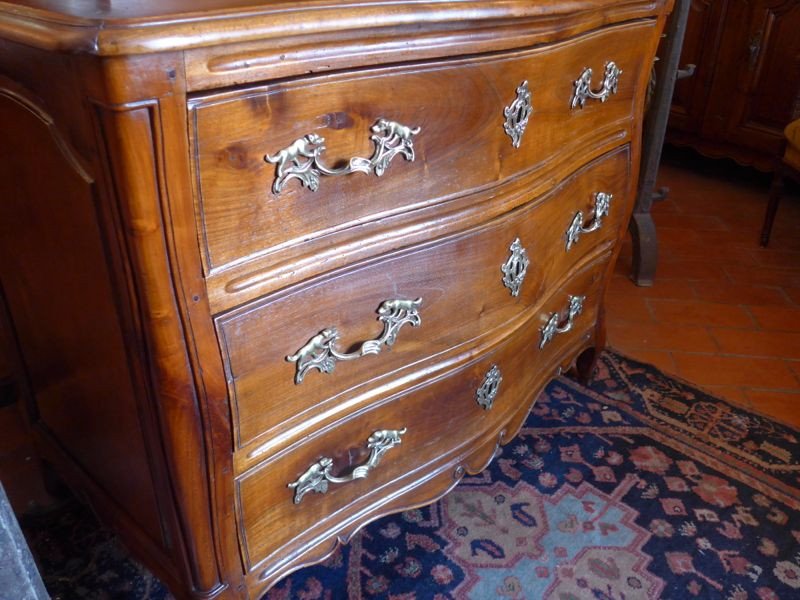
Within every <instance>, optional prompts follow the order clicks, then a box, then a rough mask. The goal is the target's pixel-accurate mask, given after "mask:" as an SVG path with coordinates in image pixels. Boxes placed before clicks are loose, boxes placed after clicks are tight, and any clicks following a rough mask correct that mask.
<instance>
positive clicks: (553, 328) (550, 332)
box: [539, 296, 586, 349]
mask: <svg viewBox="0 0 800 600" xmlns="http://www.w3.org/2000/svg"><path fill="white" fill-rule="evenodd" d="M584 300H586V296H570V297H569V307H568V308H567V316H566V317H564V318H563V319H562V317H561V314H560V313H557V312H556V313H553V314H552V315H550V317H549V318H548V319H547V323H546V324H545V326H544V327H542V329H541V331H542V340H541V341H540V342H539V348H540V349H541V348H544V347H545V346H546V345H547V343H548V342H549V341H550V340H552V339H553V338H554V337H555V336H556V334H558V333H566V332H568V331H569V330H570V329H572V325H573V323H574V322H575V317H577V316H578V315H579V314H581V312H582V311H583V302H584ZM561 321H563V324H561Z"/></svg>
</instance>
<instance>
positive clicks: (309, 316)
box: [216, 147, 630, 447]
mask: <svg viewBox="0 0 800 600" xmlns="http://www.w3.org/2000/svg"><path fill="white" fill-rule="evenodd" d="M629 170H630V155H629V150H628V148H627V147H623V148H621V149H619V150H617V151H615V152H614V153H612V154H610V155H608V156H606V157H604V158H602V159H599V160H597V161H595V162H594V163H591V164H590V165H588V166H586V167H585V168H584V169H582V170H581V171H579V172H578V173H576V174H574V175H573V176H572V177H571V178H570V179H568V180H567V181H566V182H564V184H562V185H561V186H560V187H559V188H557V189H556V190H554V191H553V192H552V193H551V194H550V195H548V196H546V197H545V198H543V199H540V200H538V201H536V202H534V203H531V204H529V205H526V206H524V207H521V208H520V209H518V210H516V211H514V212H512V213H510V214H508V215H506V216H504V217H503V218H500V219H496V220H494V221H492V222H490V223H488V224H486V225H484V226H482V227H481V228H479V229H476V230H473V231H470V232H465V233H463V234H460V235H458V236H453V237H452V238H450V239H447V240H444V241H441V242H439V243H436V244H432V245H427V246H422V247H419V248H417V249H416V250H413V251H410V252H406V253H402V254H397V255H395V256H393V257H389V258H384V259H382V260H379V261H378V260H376V261H374V262H372V263H370V264H367V265H363V266H360V267H359V268H357V269H354V270H351V271H349V272H344V273H342V274H338V275H335V276H333V277H328V278H325V279H322V280H319V281H318V282H317V283H313V284H309V285H304V286H298V287H297V288H295V289H292V290H289V291H287V292H284V293H281V294H278V295H275V296H273V297H270V298H267V299H265V300H263V301H261V302H258V303H254V304H253V305H250V306H247V307H244V308H243V309H240V310H237V311H234V312H232V313H230V314H228V315H224V316H221V317H218V318H217V320H216V323H217V328H218V333H219V337H220V340H221V342H222V348H223V358H224V361H225V364H226V369H227V372H228V379H229V386H230V393H231V399H232V403H233V409H234V410H233V412H234V425H235V429H236V431H237V436H238V441H239V446H240V447H244V446H246V445H247V444H248V443H249V442H251V441H252V440H254V439H255V438H256V437H258V436H259V435H265V434H267V433H269V431H270V430H271V429H272V428H274V427H276V426H279V425H281V424H282V423H284V422H285V421H286V420H288V419H294V420H295V421H297V422H298V423H302V422H303V421H304V420H305V419H307V418H308V417H309V416H311V415H312V414H320V413H322V412H324V411H326V410H343V409H342V408H341V406H343V403H344V401H345V400H346V398H345V396H347V397H349V398H350V399H352V398H353V397H355V396H357V395H358V394H362V393H366V391H368V390H371V389H374V388H377V387H379V384H380V383H381V381H382V380H383V379H386V380H389V379H394V380H397V379H398V378H400V377H401V376H405V377H408V376H414V377H421V376H424V369H425V365H424V364H423V362H424V361H427V360H429V359H431V358H433V357H436V356H442V355H446V354H452V353H457V352H459V351H461V349H463V347H464V346H465V344H468V343H470V342H471V341H472V340H476V339H477V338H479V337H481V336H485V335H490V334H492V332H494V331H496V330H497V329H498V328H500V327H502V326H504V324H506V323H508V322H510V321H513V320H516V319H520V318H523V314H524V312H525V311H526V310H530V309H531V308H533V307H534V306H536V305H537V304H538V303H539V302H540V301H541V299H542V298H543V295H544V294H545V293H548V291H549V290H552V289H553V286H554V285H557V283H558V281H559V280H560V279H561V278H563V277H564V276H565V274H566V273H568V272H569V271H570V270H571V269H572V268H573V265H575V264H577V263H578V262H579V261H581V260H582V259H584V258H585V257H586V256H587V254H589V253H592V252H596V251H597V248H598V246H607V245H609V244H610V243H611V242H612V241H614V240H616V239H617V237H618V235H619V232H620V228H621V227H622V226H623V225H624V221H625V218H626V217H627V214H628V210H629V208H628V202H627V201H626V198H625V191H626V187H627V178H628V175H629ZM597 192H603V193H609V194H612V195H613V198H612V200H611V205H610V209H609V212H608V215H607V216H606V217H604V218H603V219H602V225H601V227H600V228H598V229H597V230H596V231H593V232H590V233H584V234H582V236H581V237H580V239H578V240H577V241H576V242H575V243H574V244H573V245H572V247H571V248H570V250H566V241H567V230H568V229H569V227H570V225H571V223H572V222H573V221H574V219H575V216H576V215H577V214H579V213H580V214H583V215H585V220H586V222H587V223H591V222H592V220H591V219H590V215H591V213H592V211H593V210H594V208H593V205H594V203H595V195H596V193H597ZM515 240H519V244H520V245H521V246H522V247H523V248H524V249H525V254H526V255H527V260H528V265H527V271H526V273H525V277H524V279H523V281H522V284H521V286H520V287H519V290H518V294H517V295H516V296H514V295H512V286H509V285H508V283H509V282H508V279H509V278H511V279H513V277H509V275H508V274H506V273H504V272H503V270H502V268H503V267H504V266H506V270H507V271H509V270H510V271H514V268H516V270H517V271H519V270H520V266H519V265H514V264H513V260H512V256H513V254H514V252H512V249H511V248H512V245H513V244H514V242H515ZM508 265H511V268H509V266H508ZM418 298H419V299H421V303H420V305H419V307H418V309H417V312H418V316H419V321H420V322H419V324H418V326H416V325H417V323H412V322H411V321H412V320H413V318H412V317H409V316H408V315H407V314H405V313H403V314H399V313H398V317H399V320H402V321H403V322H402V323H399V325H400V326H399V327H398V328H397V330H396V331H395V332H394V333H396V336H395V337H396V339H395V341H394V343H393V344H392V345H391V346H389V345H388V344H386V343H378V347H377V348H372V350H373V351H374V352H375V354H366V355H365V356H362V357H359V358H354V359H352V360H344V359H343V360H339V359H336V357H335V356H333V357H331V356H328V353H326V352H323V351H321V350H320V348H319V347H318V348H316V349H315V350H313V351H312V352H311V353H310V354H312V355H315V356H317V357H319V356H320V355H325V356H327V357H328V358H330V359H331V362H330V364H329V365H327V366H326V365H325V364H324V360H319V361H317V363H316V364H318V367H317V368H309V369H308V370H305V371H304V372H302V373H300V371H301V369H300V367H301V365H302V364H303V362H302V360H301V359H300V358H298V355H300V354H303V352H300V350H301V349H302V348H304V346H306V344H307V342H309V341H310V340H311V339H312V338H315V337H317V336H318V335H320V336H321V337H324V336H322V332H323V331H325V330H330V329H332V328H336V330H337V331H338V333H339V334H340V339H339V340H338V341H336V342H335V344H331V347H333V348H334V350H335V352H334V354H335V353H338V354H345V353H350V354H358V353H359V352H360V351H361V350H362V349H363V348H365V347H366V348H368V349H369V348H370V344H371V343H372V342H369V341H370V340H373V341H377V342H380V341H381V338H385V337H386V331H387V329H388V328H389V325H388V324H387V320H388V319H387V318H385V317H382V316H381V315H380V314H378V313H377V312H376V311H377V310H378V308H379V307H380V306H381V305H382V303H384V302H385V301H387V300H394V299H401V300H405V301H411V300H415V299H418ZM364 342H368V343H367V345H366V346H363V345H362V344H363V343H364ZM460 347H461V348H460ZM307 354H308V353H307ZM289 356H292V357H295V358H296V359H297V360H295V361H294V362H291V361H289V360H287V357H289ZM311 362H313V361H311ZM328 367H330V368H328ZM323 371H330V372H323ZM276 398H281V401H275V399H276Z"/></svg>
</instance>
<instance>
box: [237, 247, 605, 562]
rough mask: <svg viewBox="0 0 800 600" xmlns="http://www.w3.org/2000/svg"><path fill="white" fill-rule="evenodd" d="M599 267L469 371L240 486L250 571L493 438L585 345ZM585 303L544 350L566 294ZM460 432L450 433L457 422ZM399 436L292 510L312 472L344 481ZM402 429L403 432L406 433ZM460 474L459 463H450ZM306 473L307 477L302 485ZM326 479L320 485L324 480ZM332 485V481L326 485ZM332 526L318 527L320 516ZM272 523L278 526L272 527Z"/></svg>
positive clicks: (319, 438) (325, 433)
mask: <svg viewBox="0 0 800 600" xmlns="http://www.w3.org/2000/svg"><path fill="white" fill-rule="evenodd" d="M605 259H607V257H604V259H603V261H602V262H600V263H594V264H592V265H590V266H589V267H588V268H585V269H584V270H583V271H582V272H580V273H578V274H577V276H576V277H575V278H573V279H572V280H571V281H569V282H568V283H567V284H566V285H565V286H563V288H562V289H560V290H559V291H558V292H557V293H556V294H554V295H553V296H552V297H551V298H549V299H548V300H547V301H546V302H545V303H544V305H543V307H542V308H541V309H540V310H539V311H538V312H537V315H536V316H535V318H532V319H531V320H530V321H529V322H528V323H526V325H525V326H524V327H522V328H521V329H520V330H518V331H517V332H516V333H515V334H514V335H513V336H512V337H511V338H510V339H509V340H507V341H506V342H505V343H503V344H501V345H500V346H499V347H495V349H494V350H491V351H490V352H488V353H486V354H485V355H483V356H482V357H481V358H480V359H478V360H476V361H473V362H472V363H470V364H468V365H466V366H465V367H463V368H461V369H459V370H457V371H455V372H451V373H449V374H448V375H447V376H444V377H441V378H438V379H436V380H434V381H432V382H430V383H427V384H426V385H424V386H423V387H420V388H417V389H416V390H413V391H411V392H409V393H407V394H404V395H401V396H399V397H395V398H391V399H388V400H387V401H386V402H383V403H381V404H380V405H379V406H373V407H370V409H369V410H365V411H362V412H360V413H358V414H356V415H353V416H352V417H351V418H349V419H347V420H346V421H344V422H339V423H335V424H333V425H332V426H330V427H328V428H327V430H322V431H318V432H315V433H314V434H312V435H310V436H308V437H306V438H305V439H304V440H303V441H302V443H301V444H298V445H297V446H296V447H294V448H291V449H289V450H288V451H285V452H283V453H281V454H279V455H277V456H275V457H272V458H270V459H268V460H266V461H264V462H263V463H262V464H260V465H259V466H258V467H257V468H255V469H252V470H251V471H249V472H248V473H246V474H244V475H242V476H241V477H240V478H238V479H237V482H236V485H237V499H238V505H237V515H238V518H239V523H240V531H241V535H242V540H243V542H242V543H243V553H244V555H245V557H246V559H247V562H248V565H249V566H250V567H252V566H253V565H257V564H258V563H260V562H261V561H263V560H264V559H266V558H273V559H274V558H275V557H283V556H286V555H288V552H289V551H288V550H287V546H288V547H292V546H294V545H295V544H298V543H303V542H304V541H307V540H310V539H315V538H316V539H318V538H319V536H325V535H331V534H334V533H335V532H336V530H337V528H339V527H341V526H342V525H343V524H346V523H350V522H352V520H353V519H354V518H359V517H361V518H363V517H364V516H365V515H369V513H370V512H374V511H377V510H379V506H380V499H381V498H383V499H386V498H392V497H393V496H394V495H395V494H396V493H397V491H398V490H399V489H401V488H402V487H403V486H404V485H407V484H408V483H409V482H410V481H412V480H413V481H419V480H421V479H424V477H425V474H426V470H428V471H432V470H434V469H435V468H442V466H443V465H445V464H447V463H448V461H450V462H451V463H454V462H457V457H458V456H459V454H460V453H463V452H464V448H465V447H466V446H467V445H468V444H469V443H470V442H471V441H473V440H474V439H476V438H479V437H483V436H486V435H487V434H491V435H492V436H493V437H496V436H497V434H498V433H499V431H500V430H501V429H502V428H503V427H504V426H505V424H506V423H507V422H508V421H509V420H510V419H511V417H512V415H514V414H516V413H517V412H518V411H520V410H525V409H526V408H527V406H528V404H529V403H530V402H532V400H533V399H534V395H533V394H535V393H538V391H539V390H538V389H536V388H537V386H540V385H543V384H544V382H545V381H546V379H545V378H543V375H544V374H545V373H546V374H547V375H546V377H549V375H550V374H551V373H552V372H553V371H554V369H555V367H556V366H557V365H558V364H560V361H561V360H563V358H564V356H565V354H567V352H566V350H567V349H569V350H570V351H573V350H574V349H575V346H576V343H578V342H580V341H581V340H585V337H586V333H587V331H591V329H592V327H593V326H594V324H595V321H596V318H597V304H598V300H599V293H600V282H601V279H602V268H601V267H602V266H603V265H604V264H605ZM573 294H580V295H582V296H585V298H586V300H585V304H584V310H583V312H582V313H581V314H580V315H579V316H578V317H577V318H576V319H575V321H574V327H573V329H572V330H571V331H570V332H568V333H565V334H560V335H558V336H557V337H556V338H554V339H553V341H552V343H551V344H548V345H547V346H546V347H545V348H544V349H543V350H542V349H540V348H539V339H540V329H541V327H542V325H543V323H545V322H546V321H547V319H548V318H549V317H550V315H551V314H552V313H554V312H557V311H560V310H561V309H562V308H563V305H564V304H565V302H566V298H567V297H568V296H569V295H573ZM495 366H496V367H497V370H499V372H500V375H501V377H502V380H501V381H500V383H499V386H497V389H496V395H495V396H494V397H493V399H492V403H491V408H489V409H485V408H483V407H482V406H481V405H480V404H479V403H478V396H477V390H478V389H479V388H481V387H482V385H483V384H484V382H485V381H486V376H487V373H490V372H491V371H492V368H493V367H495ZM454 422H457V423H458V428H457V429H456V428H453V423H454ZM380 430H394V431H398V432H401V433H399V437H400V440H401V441H400V444H399V445H394V446H393V447H391V448H389V449H388V450H387V451H386V452H385V454H383V455H382V456H381V458H380V462H379V463H378V464H377V465H376V466H375V467H374V468H370V469H369V470H368V473H367V475H366V477H363V478H360V479H359V478H356V479H353V480H351V481H347V482H342V483H337V482H335V481H328V482H327V485H326V486H322V487H324V488H326V491H324V493H323V492H322V491H321V489H322V487H320V486H319V485H317V486H316V487H314V486H305V487H304V488H302V489H305V490H307V491H306V492H305V493H304V494H302V497H301V498H300V499H299V502H295V500H296V498H297V495H298V488H297V487H295V488H290V487H289V484H290V483H295V482H298V483H299V485H304V484H303V483H301V482H304V481H305V482H308V481H309V480H314V477H313V473H311V474H309V472H310V471H312V469H310V467H312V466H313V465H320V464H325V463H324V462H323V463H320V461H322V460H323V459H325V458H329V459H331V461H332V467H331V474H332V475H333V477H334V479H336V478H337V477H338V478H341V479H348V478H350V477H348V475H349V474H350V473H352V471H353V469H354V468H355V467H357V466H359V465H363V464H365V463H367V462H368V461H369V457H370V453H371V452H370V451H369V450H368V448H367V445H368V442H367V440H368V438H370V436H372V435H373V434H374V433H375V432H376V431H380ZM403 430H405V431H403ZM453 466H455V465H453ZM303 475H306V477H305V478H304V477H303ZM319 480H320V478H316V481H319ZM326 481H327V480H326ZM322 515H325V516H326V518H324V519H322V518H321V516H322ZM275 523H281V524H282V526H281V527H280V528H275V527H273V525H274V524H275Z"/></svg>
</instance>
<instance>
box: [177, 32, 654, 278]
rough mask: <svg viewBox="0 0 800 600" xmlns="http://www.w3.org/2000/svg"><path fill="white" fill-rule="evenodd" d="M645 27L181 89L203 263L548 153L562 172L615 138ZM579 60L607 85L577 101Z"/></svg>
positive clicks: (333, 228) (409, 203)
mask: <svg viewBox="0 0 800 600" xmlns="http://www.w3.org/2000/svg"><path fill="white" fill-rule="evenodd" d="M655 26H656V23H655V22H654V21H639V22H636V23H631V24H626V25H622V26H617V27H611V28H607V29H603V30H599V31H597V32H594V33H591V34H588V35H585V36H582V37H580V38H576V39H573V40H569V41H566V42H562V43H559V44H555V45H552V46H545V47H541V48H536V49H533V50H528V51H518V52H513V53H504V54H499V55H492V56H482V57H478V58H469V59H459V60H453V61H448V62H436V63H427V64H420V65H415V66H404V67H393V68H383V69H371V70H364V71H357V72H348V73H341V74H336V75H329V76H322V77H311V78H307V79H299V80H294V81H283V82H281V81H278V82H274V83H270V84H267V85H263V86H258V87H254V88H248V89H244V90H237V91H232V92H226V93H218V94H211V95H204V96H200V97H196V98H194V99H193V100H192V101H191V103H190V110H191V114H192V117H193V132H192V135H193V137H194V140H193V141H194V143H193V153H194V168H195V176H196V179H197V191H198V204H197V210H198V221H199V225H200V227H199V228H200V235H201V245H202V248H203V250H204V260H205V266H206V269H207V273H211V272H212V271H214V270H219V269H222V268H224V267H226V266H231V264H232V263H239V262H241V261H242V260H244V259H256V258H258V259H259V260H263V261H266V262H267V263H270V262H276V261H279V260H281V259H282V258H284V257H283V256H282V252H283V251H285V250H287V249H288V248H291V247H292V246H296V245H299V244H302V243H305V242H307V241H309V240H311V239H314V238H319V237H321V236H325V235H328V236H330V235H331V234H337V236H342V235H343V236H344V237H343V238H342V237H334V238H331V241H330V242H329V243H339V242H340V241H341V243H342V244H343V245H344V244H345V243H346V242H347V241H348V236H351V238H355V237H356V236H358V235H363V228H364V227H368V226H369V224H370V223H374V222H375V221H377V220H379V219H383V218H386V217H388V216H390V215H395V214H399V213H402V212H405V211H409V210H411V209H416V208H421V207H424V206H429V205H432V204H435V203H439V202H443V201H446V200H448V199H450V198H454V197H457V196H461V195H464V194H467V193H469V192H470V191H476V190H479V189H481V188H484V189H485V188H486V187H487V186H488V185H493V184H495V183H497V182H499V181H502V180H504V179H507V178H509V177H512V176H514V175H516V174H520V173H522V172H525V171H528V170H531V169H535V168H537V167H541V166H543V165H544V164H546V163H552V162H554V161H559V160H561V161H562V162H565V163H569V164H568V166H565V169H564V172H567V171H566V169H567V168H569V169H573V168H575V167H577V166H578V165H577V163H578V162H584V161H585V160H586V154H587V153H588V150H589V149H590V148H593V147H596V146H597V144H598V143H599V142H598V140H603V139H605V140H606V144H608V139H609V137H611V138H614V137H616V140H617V141H616V142H615V143H622V142H623V141H625V140H626V139H627V137H628V134H629V132H628V128H629V127H630V124H631V122H632V121H631V115H632V111H633V108H634V97H635V94H636V90H637V88H638V87H639V80H638V78H639V77H640V75H641V74H642V73H645V72H646V68H645V65H643V64H642V62H643V61H644V60H645V58H646V57H647V56H649V53H647V52H642V48H643V46H644V45H645V44H643V41H642V40H643V39H649V38H650V37H652V36H653V35H655V33H656V30H655ZM610 61H613V62H615V63H616V64H617V65H618V66H619V68H620V69H622V74H621V75H620V76H619V79H618V84H617V85H616V86H614V85H613V82H611V81H609V82H604V68H605V65H606V63H608V62H610ZM589 67H591V68H592V69H593V71H594V72H593V73H592V75H591V81H588V79H589V78H588V76H587V77H586V79H585V80H584V83H587V84H588V87H589V88H590V89H591V90H592V91H593V92H597V91H598V90H601V89H603V86H604V83H605V84H608V85H606V86H605V87H606V88H607V89H606V90H605V91H606V92H607V94H606V93H603V94H602V95H603V97H604V98H605V100H607V101H601V100H597V99H592V98H589V99H587V100H586V102H585V105H584V106H583V107H581V105H580V103H579V102H574V101H573V99H574V95H575V91H576V88H578V87H580V86H579V80H580V78H581V75H582V74H585V73H586V69H587V68H589ZM526 81H527V88H528V90H529V92H530V102H531V105H532V112H531V114H530V117H529V121H528V124H527V128H526V129H525V131H524V134H523V135H522V138H521V140H519V147H518V148H517V147H515V145H514V143H513V141H512V136H511V135H509V134H508V133H507V132H506V129H508V128H510V127H511V126H513V124H514V121H515V120H516V119H518V118H520V117H523V116H524V113H525V109H524V108H520V106H521V105H522V103H524V96H525V94H524V93H523V92H522V91H521V86H522V84H523V82H526ZM518 98H519V101H517V103H516V104H514V103H515V99H518ZM573 105H574V106H573ZM509 115H511V116H509ZM381 120H385V121H386V122H388V123H383V122H382V121H381ZM392 123H397V124H399V125H401V126H403V127H395V126H394V125H392ZM621 130H622V131H623V134H620V131H621ZM415 132H416V133H415ZM315 136H316V137H315ZM321 139H324V142H322V141H321ZM298 140H299V141H298ZM323 148H324V150H323ZM315 149H316V150H315ZM315 152H316V155H315V154H314V153H315ZM315 156H316V158H315ZM267 157H271V158H272V159H273V160H275V161H276V162H275V163H271V162H268V159H267ZM412 158H413V159H414V161H413V162H412V160H411V159H412ZM348 171H353V172H351V173H349V174H345V173H346V172H348ZM327 172H341V174H338V175H334V174H327ZM378 174H381V176H380V177H377V176H376V175H378ZM281 175H282V177H281ZM303 183H305V186H304V185H303ZM315 188H316V191H314V189H315ZM525 200H526V199H525ZM525 200H520V201H525ZM359 229H361V231H360V232H357V231H356V230H359ZM350 241H352V240H350Z"/></svg>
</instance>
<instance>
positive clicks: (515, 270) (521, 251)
mask: <svg viewBox="0 0 800 600" xmlns="http://www.w3.org/2000/svg"><path fill="white" fill-rule="evenodd" d="M509 250H510V251H511V256H509V257H508V259H507V260H506V262H504V263H503V264H502V266H501V267H500V271H502V273H503V285H504V286H506V287H507V288H508V289H509V290H510V291H511V295H512V296H514V297H516V296H519V289H520V288H521V287H522V282H523V281H525V275H527V273H528V265H529V264H530V260H529V259H528V252H527V251H526V250H525V248H524V247H523V246H522V242H520V241H519V238H517V239H515V240H514V241H513V242H512V243H511V246H510V247H509Z"/></svg>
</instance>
